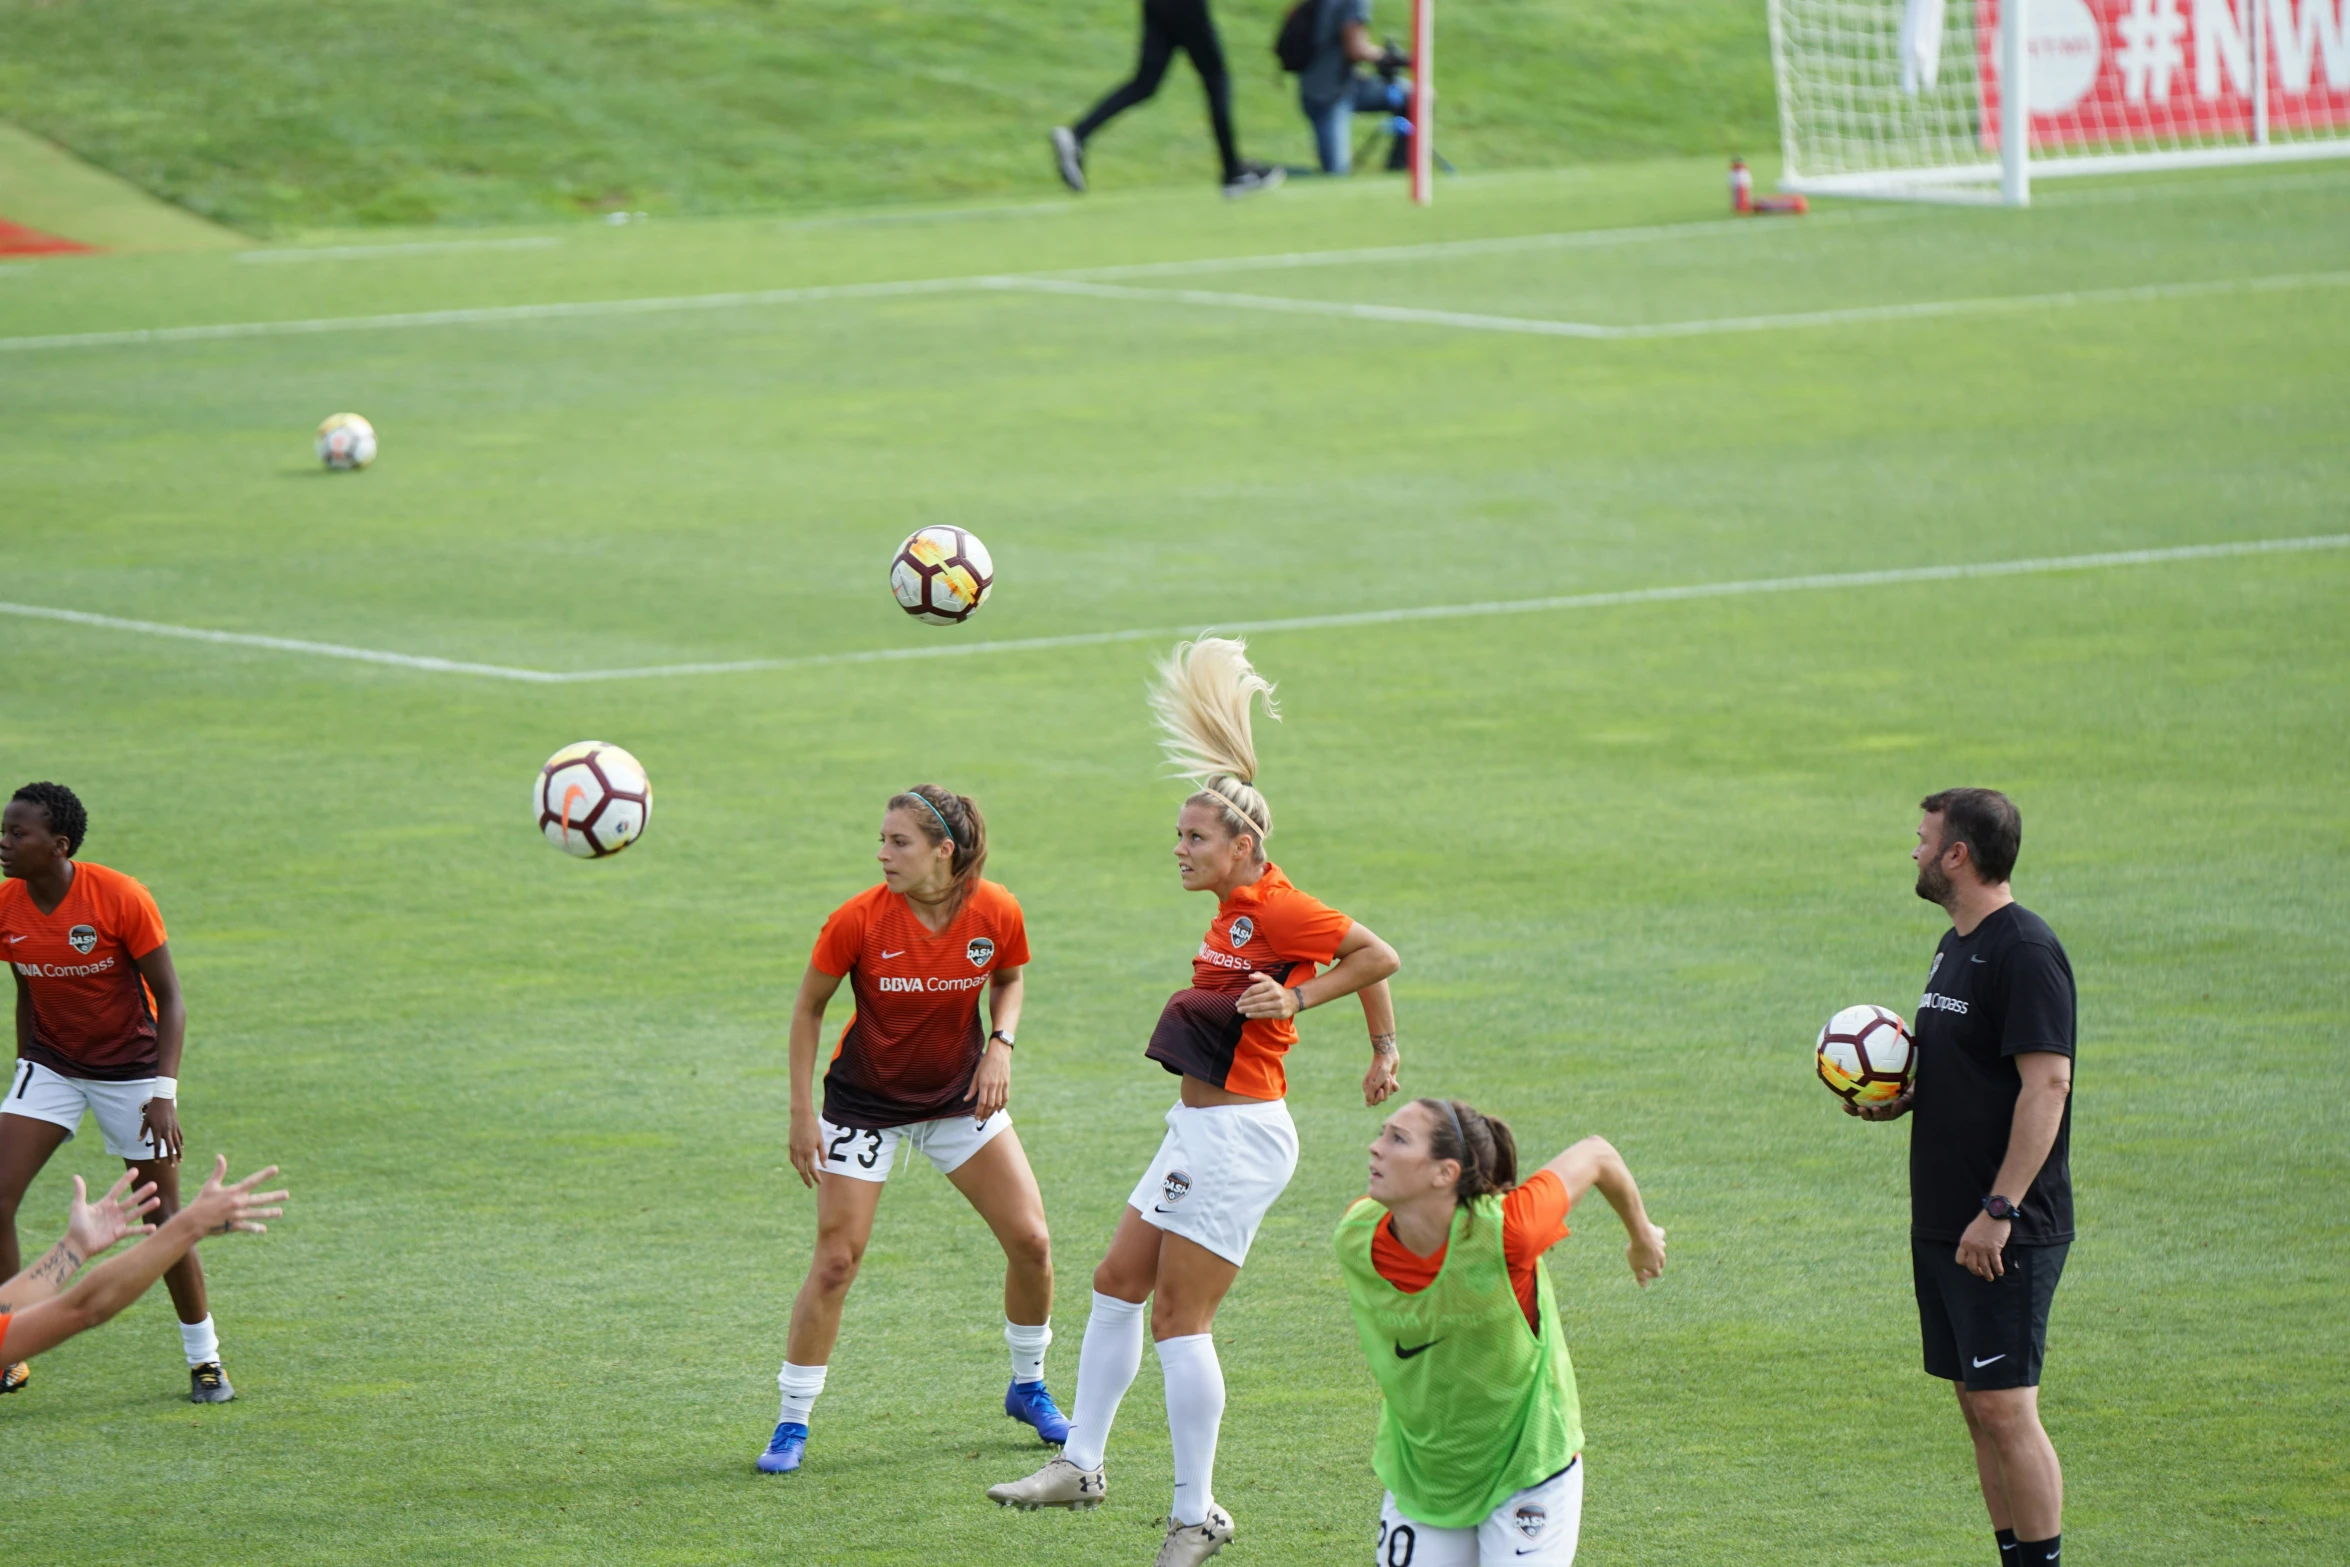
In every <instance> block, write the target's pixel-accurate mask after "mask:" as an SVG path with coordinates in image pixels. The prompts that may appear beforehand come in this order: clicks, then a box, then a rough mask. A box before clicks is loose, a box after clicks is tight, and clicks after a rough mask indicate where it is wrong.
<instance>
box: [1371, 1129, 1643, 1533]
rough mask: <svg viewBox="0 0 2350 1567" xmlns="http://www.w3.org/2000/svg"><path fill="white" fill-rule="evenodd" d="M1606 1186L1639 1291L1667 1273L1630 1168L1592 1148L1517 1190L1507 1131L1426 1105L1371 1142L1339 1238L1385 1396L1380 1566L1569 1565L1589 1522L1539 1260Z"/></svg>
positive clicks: (1563, 1365)
mask: <svg viewBox="0 0 2350 1567" xmlns="http://www.w3.org/2000/svg"><path fill="white" fill-rule="evenodd" d="M1594 1186H1596V1187H1598V1188H1599V1190H1600V1194H1601V1195H1602V1196H1604V1197H1606V1198H1607V1200H1608V1203H1609V1205H1610V1206H1611V1207H1613V1208H1614V1209H1615V1210H1616V1216H1617V1217H1618V1218H1620V1219H1622V1220H1623V1221H1624V1229H1625V1230H1626V1232H1628V1233H1629V1234H1630V1236H1631V1238H1632V1243H1631V1245H1630V1246H1628V1247H1626V1248H1625V1256H1626V1257H1627V1258H1628V1259H1629V1260H1630V1261H1631V1264H1632V1277H1633V1279H1634V1280H1635V1281H1637V1282H1638V1283H1639V1284H1641V1285H1642V1286H1644V1287H1645V1286H1646V1285H1647V1283H1648V1282H1649V1280H1651V1279H1653V1278H1655V1277H1656V1276H1657V1275H1658V1274H1660V1273H1662V1272H1664V1268H1665V1232H1664V1231H1663V1230H1660V1229H1658V1228H1657V1227H1656V1226H1655V1225H1653V1224H1651V1223H1649V1222H1648V1211H1647V1210H1646V1209H1645V1208H1643V1207H1642V1206H1641V1205H1640V1188H1639V1187H1638V1186H1636V1185H1635V1184H1633V1181H1632V1172H1631V1171H1630V1170H1628V1169H1626V1168H1625V1167H1624V1161H1623V1159H1622V1158H1621V1157H1620V1156H1619V1155H1618V1154H1617V1153H1616V1151H1615V1149H1613V1148H1612V1147H1610V1146H1608V1143H1607V1141H1606V1139H1604V1138H1599V1137H1586V1138H1584V1139H1583V1140H1582V1141H1581V1142H1579V1143H1577V1144H1575V1146H1574V1147H1572V1148H1569V1149H1568V1150H1567V1151H1566V1152H1565V1153H1562V1154H1560V1155H1559V1156H1558V1157H1557V1158H1555V1159H1553V1160H1551V1161H1550V1163H1548V1164H1546V1165H1544V1166H1543V1167H1542V1168H1541V1169H1539V1170H1537V1171H1535V1172H1534V1175H1533V1177H1532V1178H1531V1179H1529V1180H1528V1181H1527V1182H1526V1183H1525V1184H1524V1185H1522V1186H1521V1185H1519V1184H1518V1147H1517V1143H1516V1141H1515V1140H1514V1139H1512V1138H1511V1136H1510V1129H1509V1127H1507V1126H1506V1125H1504V1124H1503V1123H1502V1122H1500V1121H1497V1120H1495V1119H1493V1118H1492V1117H1490V1116H1486V1115H1482V1114H1480V1113H1479V1112H1478V1111H1476V1110H1474V1109H1472V1108H1470V1107H1469V1106H1468V1105H1465V1104H1462V1103H1461V1102H1460V1101H1459V1100H1457V1099H1415V1100H1413V1101H1412V1102H1411V1103H1410V1104H1407V1105H1405V1106H1404V1107H1403V1108H1402V1109H1400V1110H1398V1111H1396V1112H1395V1113H1394V1114H1393V1115H1391V1116H1389V1117H1388V1118H1387V1124H1386V1125H1385V1126H1382V1127H1381V1128H1380V1129H1379V1135H1378V1136H1377V1137H1376V1138H1374V1139H1372V1142H1371V1185H1370V1195H1368V1196H1367V1197H1364V1198H1362V1199H1361V1200H1360V1201H1358V1202H1356V1203H1355V1205H1354V1206H1353V1207H1351V1208H1349V1209H1347V1211H1346V1217H1345V1218H1344V1219H1342V1220H1340V1221H1339V1224H1338V1233H1337V1235H1336V1236H1335V1237H1334V1240H1335V1243H1336V1245H1337V1248H1338V1263H1339V1267H1340V1269H1341V1270H1342V1271H1343V1272H1344V1273H1345V1275H1346V1292H1347V1297H1348V1301H1349V1303H1350V1304H1351V1305H1352V1306H1353V1308H1354V1318H1355V1328H1356V1331H1357V1332H1359V1333H1360V1334H1361V1335H1362V1341H1363V1353H1364V1354H1365V1355H1366V1356H1368V1357H1369V1359H1370V1362H1371V1376H1372V1378H1373V1379H1374V1380H1375V1381H1377V1382H1378V1384H1379V1391H1380V1392H1381V1394H1383V1395H1384V1397H1383V1399H1382V1402H1381V1407H1380V1410H1379V1441H1378V1446H1377V1448H1376V1449H1375V1450H1374V1452H1373V1453H1372V1457H1371V1467H1372V1468H1373V1469H1374V1470H1376V1471H1377V1472H1378V1475H1379V1478H1380V1479H1381V1480H1383V1481H1385V1482H1386V1484H1387V1500H1386V1502H1385V1503H1384V1505H1382V1506H1381V1508H1380V1510H1379V1544H1378V1546H1377V1548H1376V1551H1375V1553H1374V1560H1375V1561H1376V1562H1377V1563H1378V1567H1479V1564H1483V1567H1492V1564H1494V1563H1498V1562H1507V1563H1509V1564H1510V1567H1567V1564H1568V1563H1570V1562H1572V1561H1573V1560H1574V1559H1575V1537H1576V1535H1577V1534H1578V1533H1580V1531H1581V1528H1582V1522H1583V1463H1582V1457H1583V1418H1582V1412H1581V1408H1580V1406H1579V1404H1578V1402H1577V1400H1576V1397H1575V1368H1574V1366H1573V1365H1572V1364H1571V1363H1570V1362H1569V1361H1568V1359H1567V1346H1566V1340H1565V1338H1564V1335H1563V1332H1562V1330H1561V1328H1560V1326H1559V1317H1558V1302H1557V1300H1556V1299H1555V1297H1554V1296H1553V1295H1552V1293H1551V1283H1550V1273H1549V1270H1547V1269H1545V1268H1544V1267H1543V1266H1542V1254H1543V1253H1544V1252H1546V1251H1548V1250H1549V1249H1550V1248H1551V1247H1552V1246H1554V1245H1556V1244H1557V1243H1558V1242H1560V1241H1562V1240H1564V1239H1565V1238H1566V1235H1567V1213H1568V1210H1570V1209H1571V1208H1573V1207H1574V1205H1575V1203H1576V1200H1577V1199H1579V1198H1580V1197H1581V1196H1582V1195H1583V1194H1584V1193H1585V1192H1587V1191H1589V1190H1590V1189H1591V1188H1592V1187H1594Z"/></svg>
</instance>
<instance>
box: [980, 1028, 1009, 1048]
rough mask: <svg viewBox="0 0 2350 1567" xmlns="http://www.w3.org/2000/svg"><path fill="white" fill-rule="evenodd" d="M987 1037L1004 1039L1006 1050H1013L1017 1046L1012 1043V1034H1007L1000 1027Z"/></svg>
mask: <svg viewBox="0 0 2350 1567" xmlns="http://www.w3.org/2000/svg"><path fill="white" fill-rule="evenodd" d="M987 1037H988V1038H990V1039H1000V1040H1002V1041H1003V1042H1004V1048H1005V1049H1006V1050H1011V1049H1014V1048H1016V1047H1015V1046H1014V1045H1013V1043H1012V1036H1011V1035H1009V1034H1007V1033H1005V1032H1004V1031H1003V1030H1002V1029H1000V1028H999V1029H996V1030H995V1031H994V1032H992V1033H990V1034H989V1035H988V1036H987Z"/></svg>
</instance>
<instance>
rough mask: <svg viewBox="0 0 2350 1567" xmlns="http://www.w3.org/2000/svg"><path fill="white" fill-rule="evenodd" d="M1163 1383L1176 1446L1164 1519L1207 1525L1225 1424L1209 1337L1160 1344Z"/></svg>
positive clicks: (1220, 1377)
mask: <svg viewBox="0 0 2350 1567" xmlns="http://www.w3.org/2000/svg"><path fill="white" fill-rule="evenodd" d="M1159 1370H1160V1372H1161V1373H1162V1374H1164V1375H1165V1377H1166V1379H1167V1435H1168V1436H1169V1437H1170V1438H1172V1439H1173V1442H1174V1446H1175V1502H1174V1505H1173V1506H1171V1507H1169V1508H1168V1509H1167V1513H1168V1516H1169V1517H1171V1518H1173V1519H1174V1520H1175V1521H1176V1522H1177V1523H1179V1524H1182V1525H1184V1526H1185V1527H1187V1528H1188V1527H1191V1526H1193V1525H1196V1524H1203V1523H1206V1522H1207V1521H1208V1508H1209V1507H1210V1506H1212V1505H1214V1503H1215V1500H1216V1494H1215V1485H1216V1432H1217V1430H1218V1428H1219V1427H1221V1426H1222V1425H1223V1424H1224V1368H1223V1366H1222V1365H1220V1364H1219V1363H1218V1362H1217V1360H1216V1340H1215V1338H1214V1336H1213V1335H1212V1334H1207V1333H1193V1334H1189V1335H1187V1336H1185V1337H1183V1338H1163V1339H1161V1340H1159Z"/></svg>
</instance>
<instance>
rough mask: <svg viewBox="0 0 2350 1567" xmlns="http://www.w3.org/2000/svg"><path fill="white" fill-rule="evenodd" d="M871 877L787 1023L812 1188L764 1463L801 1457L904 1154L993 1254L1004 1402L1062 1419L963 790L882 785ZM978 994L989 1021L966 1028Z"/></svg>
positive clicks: (993, 916) (1007, 1031)
mask: <svg viewBox="0 0 2350 1567" xmlns="http://www.w3.org/2000/svg"><path fill="white" fill-rule="evenodd" d="M874 858H876V859H878V860H879V861H880V862H881V885H880V886H878V887H868V888H866V889H865V890H864V891H863V892H860V893H858V894H857V895H856V896H855V897H853V898H851V899H849V901H848V902H846V903H844V904H842V905H841V906H840V907H839V908H837V909H835V910H833V911H832V917H831V918H830V919H827V920H826V921H825V922H824V931H823V934H821V935H819V936H818V937H817V938H816V950H815V952H814V953H813V954H811V955H810V957H809V959H808V971H807V972H806V973H805V974H803V975H802V976H801V977H800V994H799V1000H798V1001H797V1002H795V1003H794V1004H793V1007H792V1018H791V1162H792V1168H793V1169H795V1170H797V1171H798V1172H799V1175H800V1180H801V1181H802V1182H803V1183H805V1184H806V1185H809V1186H812V1187H814V1188H815V1189H816V1247H815V1255H814V1256H812V1257H810V1258H809V1259H808V1277H807V1282H805V1283H804V1284H802V1285H801V1286H800V1293H799V1297H798V1298H797V1299H796V1300H794V1301H793V1302H792V1313H791V1336H790V1340H789V1347H788V1348H787V1349H786V1350H785V1352H784V1360H783V1370H782V1371H780V1372H779V1373H777V1375H776V1378H775V1385H776V1387H777V1388H778V1389H780V1390H781V1392H782V1394H783V1405H782V1409H781V1411H780V1418H779V1419H778V1420H777V1422H776V1425H775V1435H774V1437H773V1439H772V1440H770V1441H769V1442H768V1444H767V1451H765V1452H764V1453H761V1454H760V1455H759V1461H758V1463H759V1471H760V1473H762V1474H790V1473H792V1472H794V1471H795V1470H797V1469H798V1468H799V1467H800V1466H801V1464H802V1463H804V1462H805V1461H806V1459H807V1450H808V1417H809V1414H810V1412H811V1410H812V1409H813V1407H814V1405H815V1402H816V1396H817V1395H818V1394H819V1393H821V1392H823V1391H824V1373H825V1367H826V1366H827V1364H828V1363H829V1362H830V1361H831V1359H832V1347H833V1344H834V1342H835V1341H836V1340H837V1339H838V1338H839V1337H840V1319H841V1311H842V1309H843V1307H844V1306H846V1304H847V1302H848V1295H849V1286H850V1285H851V1284H852V1283H854V1282H855V1281H856V1277H857V1267H858V1264H859V1263H860V1262H861V1261H862V1260H863V1258H864V1255H865V1243H866V1242H867V1241H869V1240H870V1239H871V1238H872V1236H873V1217H874V1214H875V1213H876V1212H877V1211H878V1210H879V1208H880V1206H881V1190H882V1183H883V1182H884V1181H886V1180H888V1179H889V1172H890V1166H891V1165H893V1164H894V1163H896V1161H897V1157H898V1154H899V1152H900V1151H901V1150H902V1151H904V1153H905V1154H906V1156H907V1157H908V1158H909V1159H910V1158H912V1157H913V1156H914V1155H915V1154H917V1153H921V1154H926V1155H928V1156H929V1159H930V1162H931V1164H932V1165H933V1166H935V1167H936V1168H937V1170H938V1172H939V1173H940V1174H941V1175H943V1176H945V1177H946V1178H947V1179H948V1180H949V1181H950V1182H952V1183H953V1184H954V1187H955V1189H956V1190H957V1191H959V1192H961V1193H962V1194H963V1196H964V1197H965V1198H966V1199H968V1200H969V1202H970V1204H971V1206H972V1207H973V1208H974V1209H976V1210H977V1211H978V1214H979V1216H980V1217H981V1218H982V1219H985V1220H986V1221H987V1227H988V1228H989V1229H991V1230H993V1231H994V1232H995V1237H996V1240H997V1241H998V1242H999V1243H1000V1244H1001V1245H1002V1246H1003V1248H1004V1342H1005V1343H1006V1344H1007V1345H1009V1346H1010V1348H1011V1351H1012V1383H1011V1386H1010V1387H1009V1388H1007V1389H1006V1390H1005V1392H1004V1413H1005V1414H1007V1415H1009V1416H1011V1417H1012V1418H1013V1419H1014V1420H1018V1421H1020V1422H1021V1423H1022V1424H1024V1425H1029V1426H1033V1427H1034V1428H1035V1429H1036V1433H1037V1435H1038V1436H1039V1437H1041V1438H1043V1439H1044V1440H1045V1441H1046V1442H1049V1443H1055V1444H1057V1443H1059V1442H1060V1441H1061V1440H1062V1438H1064V1437H1065V1436H1067V1435H1068V1433H1069V1422H1068V1421H1066V1420H1064V1419H1063V1418H1062V1417H1061V1412H1060V1411H1059V1410H1058V1409H1056V1408H1054V1407H1053V1399H1052V1395H1051V1394H1050V1393H1048V1392H1046V1391H1045V1386H1044V1352H1045V1346H1046V1345H1048V1344H1050V1343H1051V1342H1052V1338H1053V1334H1052V1327H1051V1321H1052V1309H1053V1252H1052V1240H1051V1237H1050V1236H1049V1235H1048V1234H1047V1232H1046V1230H1045V1222H1044V1198H1043V1196H1042V1195H1041V1194H1040V1193H1039V1192H1038V1190H1037V1185H1036V1175H1035V1173H1034V1172H1033V1171H1032V1170H1030V1168H1029V1165H1028V1155H1027V1153H1026V1152H1025V1151H1024V1150H1023V1149H1022V1148H1021V1146H1020V1134H1019V1133H1017V1132H1015V1131H1013V1130H1012V1117H1011V1114H1010V1113H1009V1112H1008V1111H1007V1110H1006V1109H1005V1108H1004V1106H1005V1104H1006V1102H1007V1101H1008V1100H1009V1099H1010V1098H1011V1094H1012V1041H1013V1036H1014V1035H1015V1034H1016V1033H1017V1031H1018V1030H1019V1027H1020V1002H1021V998H1022V996H1023V995H1024V994H1025V991H1026V979H1027V969H1028V930H1027V926H1026V925H1025V924H1024V923H1023V921H1022V919H1021V916H1020V902H1019V900H1018V899H1017V898H1014V897H1013V896H1012V894H1011V893H1010V892H1008V891H1007V890H1005V889H1004V888H1003V887H1002V886H1000V885H999V884H997V883H995V882H992V881H989V880H987V879H986V878H985V877H983V876H982V875H980V872H981V871H982V870H983V869H985V868H986V865H987V821H986V819H985V818H984V817H982V816H981V815H980V814H979V807H978V806H977V805H975V804H973V803H972V801H971V798H970V796H968V795H961V794H956V793H954V792H953V791H952V790H949V789H942V788H940V787H939V786H938V785H937V784H916V785H915V786H914V787H913V788H911V789H908V790H907V791H906V792H905V793H903V794H898V795H892V796H891V797H890V801H889V804H888V805H887V806H886V807H885V808H884V809H883V811H882V815H881V847H880V850H879V852H878V853H877V854H875V856H874ZM844 979H845V980H847V981H848V982H849V985H850V990H851V994H852V995H853V996H854V997H855V998H856V1007H857V1010H856V1015H855V1016H854V1017H852V1018H850V1019H849V1026H848V1027H847V1028H845V1029H843V1030H841V1036H840V1043H839V1045H838V1046H836V1047H835V1048H834V1050H833V1053H832V1061H831V1064H830V1065H828V1066H827V1067H826V1068H825V1072H824V1103H823V1108H822V1109H821V1110H819V1109H818V1108H817V1103H816V1094H815V1080H816V1054H817V1050H818V1047H819V1046H820V1044H821V1043H822V1039H821V1035H822V1032H823V1028H824V1009H825V1007H826V1005H827V1004H829V1003H830V1002H831V1000H832V998H833V995H834V994H835V993H836V992H837V991H838V990H839V989H840V985H841V981H842V980H844ZM983 989H984V990H985V991H986V992H987V1008H988V1014H989V1028H988V1030H987V1031H985V1032H984V1033H983V1031H982V1030H981V1028H980V1022H979V997H980V992H981V991H982V990H983Z"/></svg>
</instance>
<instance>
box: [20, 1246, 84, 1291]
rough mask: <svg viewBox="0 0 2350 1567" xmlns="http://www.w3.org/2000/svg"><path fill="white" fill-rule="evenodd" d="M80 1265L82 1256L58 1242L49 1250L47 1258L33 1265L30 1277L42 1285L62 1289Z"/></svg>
mask: <svg viewBox="0 0 2350 1567" xmlns="http://www.w3.org/2000/svg"><path fill="white" fill-rule="evenodd" d="M81 1265H82V1254H81V1253H80V1252H78V1251H75V1250H74V1249H73V1248H72V1247H71V1246H68V1245H67V1244H66V1243H65V1242H63V1241H59V1242H58V1243H57V1244H56V1245H54V1246H52V1247H50V1248H49V1255H48V1256H46V1257H43V1258H42V1259H41V1260H40V1261H39V1262H36V1263H34V1264H33V1266H32V1277H34V1278H36V1279H39V1280H40V1281H41V1282H43V1283H44V1284H55V1285H57V1286H59V1287H60V1288H63V1287H64V1284H65V1281H66V1280H67V1279H70V1278H72V1277H73V1275H74V1270H75V1269H77V1268H79V1267H80V1266H81Z"/></svg>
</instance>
